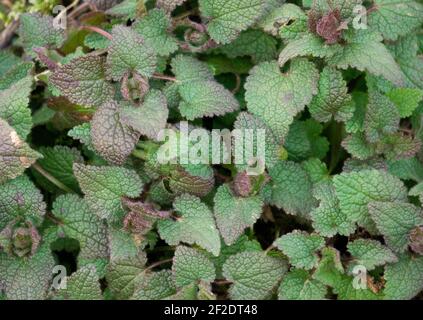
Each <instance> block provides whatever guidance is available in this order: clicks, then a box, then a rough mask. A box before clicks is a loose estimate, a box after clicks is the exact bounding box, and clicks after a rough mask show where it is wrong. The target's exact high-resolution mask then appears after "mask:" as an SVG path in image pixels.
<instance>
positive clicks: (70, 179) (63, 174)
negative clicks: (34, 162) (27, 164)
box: [32, 145, 84, 192]
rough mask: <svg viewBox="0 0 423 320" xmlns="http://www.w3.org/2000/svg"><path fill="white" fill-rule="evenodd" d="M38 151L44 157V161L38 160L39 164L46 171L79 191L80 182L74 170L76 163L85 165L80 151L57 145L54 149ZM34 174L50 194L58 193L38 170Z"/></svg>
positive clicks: (44, 148) (47, 148)
mask: <svg viewBox="0 0 423 320" xmlns="http://www.w3.org/2000/svg"><path fill="white" fill-rule="evenodd" d="M38 151H39V152H40V154H41V155H42V156H43V157H42V159H39V160H38V164H39V165H40V166H41V167H42V168H43V169H44V170H45V171H47V172H48V173H49V174H50V175H51V176H53V177H54V178H56V179H57V180H58V181H60V182H61V183H63V184H64V185H65V186H67V187H68V188H70V189H72V190H74V191H78V190H79V187H78V181H77V180H76V178H75V175H74V174H73V169H72V166H73V164H74V163H83V161H84V158H83V157H82V156H81V153H80V152H79V150H78V149H75V148H69V147H65V146H60V145H56V146H54V147H42V148H40V149H39V150H38ZM32 173H33V174H34V175H35V177H36V179H37V181H38V183H40V184H42V185H43V187H44V188H46V189H47V190H49V191H50V192H55V191H57V187H56V186H55V185H53V184H52V183H51V182H50V181H48V180H47V179H46V178H44V176H42V175H41V174H39V173H38V172H37V171H36V170H33V171H32Z"/></svg>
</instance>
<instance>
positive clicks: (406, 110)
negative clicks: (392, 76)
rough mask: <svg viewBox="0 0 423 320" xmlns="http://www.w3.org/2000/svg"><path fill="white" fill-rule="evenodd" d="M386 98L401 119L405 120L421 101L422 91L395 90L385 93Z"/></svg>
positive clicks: (409, 89) (422, 97)
mask: <svg viewBox="0 0 423 320" xmlns="http://www.w3.org/2000/svg"><path fill="white" fill-rule="evenodd" d="M386 96H387V97H388V98H389V99H390V100H391V101H392V102H393V103H394V104H395V106H396V107H397V108H398V111H399V114H400V116H401V118H406V117H409V116H411V115H412V114H413V112H414V110H416V109H417V107H418V106H419V102H421V101H422V99H423V91H422V90H419V89H411V88H395V89H393V90H391V91H389V92H388V93H386Z"/></svg>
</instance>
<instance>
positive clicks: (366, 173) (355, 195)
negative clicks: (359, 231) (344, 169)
mask: <svg viewBox="0 0 423 320" xmlns="http://www.w3.org/2000/svg"><path fill="white" fill-rule="evenodd" d="M333 182H334V185H335V190H336V195H337V197H338V199H339V205H340V208H341V210H342V211H344V212H345V213H346V214H347V215H348V217H349V219H351V220H352V221H354V222H358V223H359V224H360V225H363V224H366V225H367V224H368V223H370V222H369V219H370V216H369V211H368V208H367V205H368V204H369V203H370V202H372V201H394V202H402V201H406V200H407V190H406V188H405V187H404V185H403V183H402V182H401V180H399V179H398V178H396V177H394V176H392V175H390V174H389V173H387V172H384V171H382V170H362V171H358V172H349V173H342V174H339V175H336V176H335V177H334V178H333Z"/></svg>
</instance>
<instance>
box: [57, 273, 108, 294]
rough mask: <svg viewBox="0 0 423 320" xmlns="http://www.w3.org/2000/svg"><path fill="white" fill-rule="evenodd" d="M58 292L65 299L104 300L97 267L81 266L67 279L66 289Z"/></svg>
mask: <svg viewBox="0 0 423 320" xmlns="http://www.w3.org/2000/svg"><path fill="white" fill-rule="evenodd" d="M58 294H59V296H61V297H63V299H65V300H102V298H103V297H102V294H101V288H100V281H99V278H98V275H97V271H96V267H95V266H94V265H88V266H85V267H82V268H80V269H79V270H78V271H77V272H75V273H73V274H72V275H71V276H69V277H68V278H67V279H66V289H61V290H59V292H58Z"/></svg>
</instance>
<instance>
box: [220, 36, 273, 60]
mask: <svg viewBox="0 0 423 320" xmlns="http://www.w3.org/2000/svg"><path fill="white" fill-rule="evenodd" d="M276 44H277V42H276V40H275V39H274V38H273V37H271V36H269V35H268V34H266V33H264V32H263V31H260V30H254V29H252V30H247V31H245V32H242V33H241V34H240V35H239V37H238V38H237V39H236V40H235V41H233V42H232V43H229V44H227V45H225V46H223V47H221V48H220V49H219V51H221V52H222V53H224V54H225V55H227V56H228V57H229V58H237V57H243V56H251V57H252V59H253V61H254V62H262V61H269V60H274V59H275V57H276Z"/></svg>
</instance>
